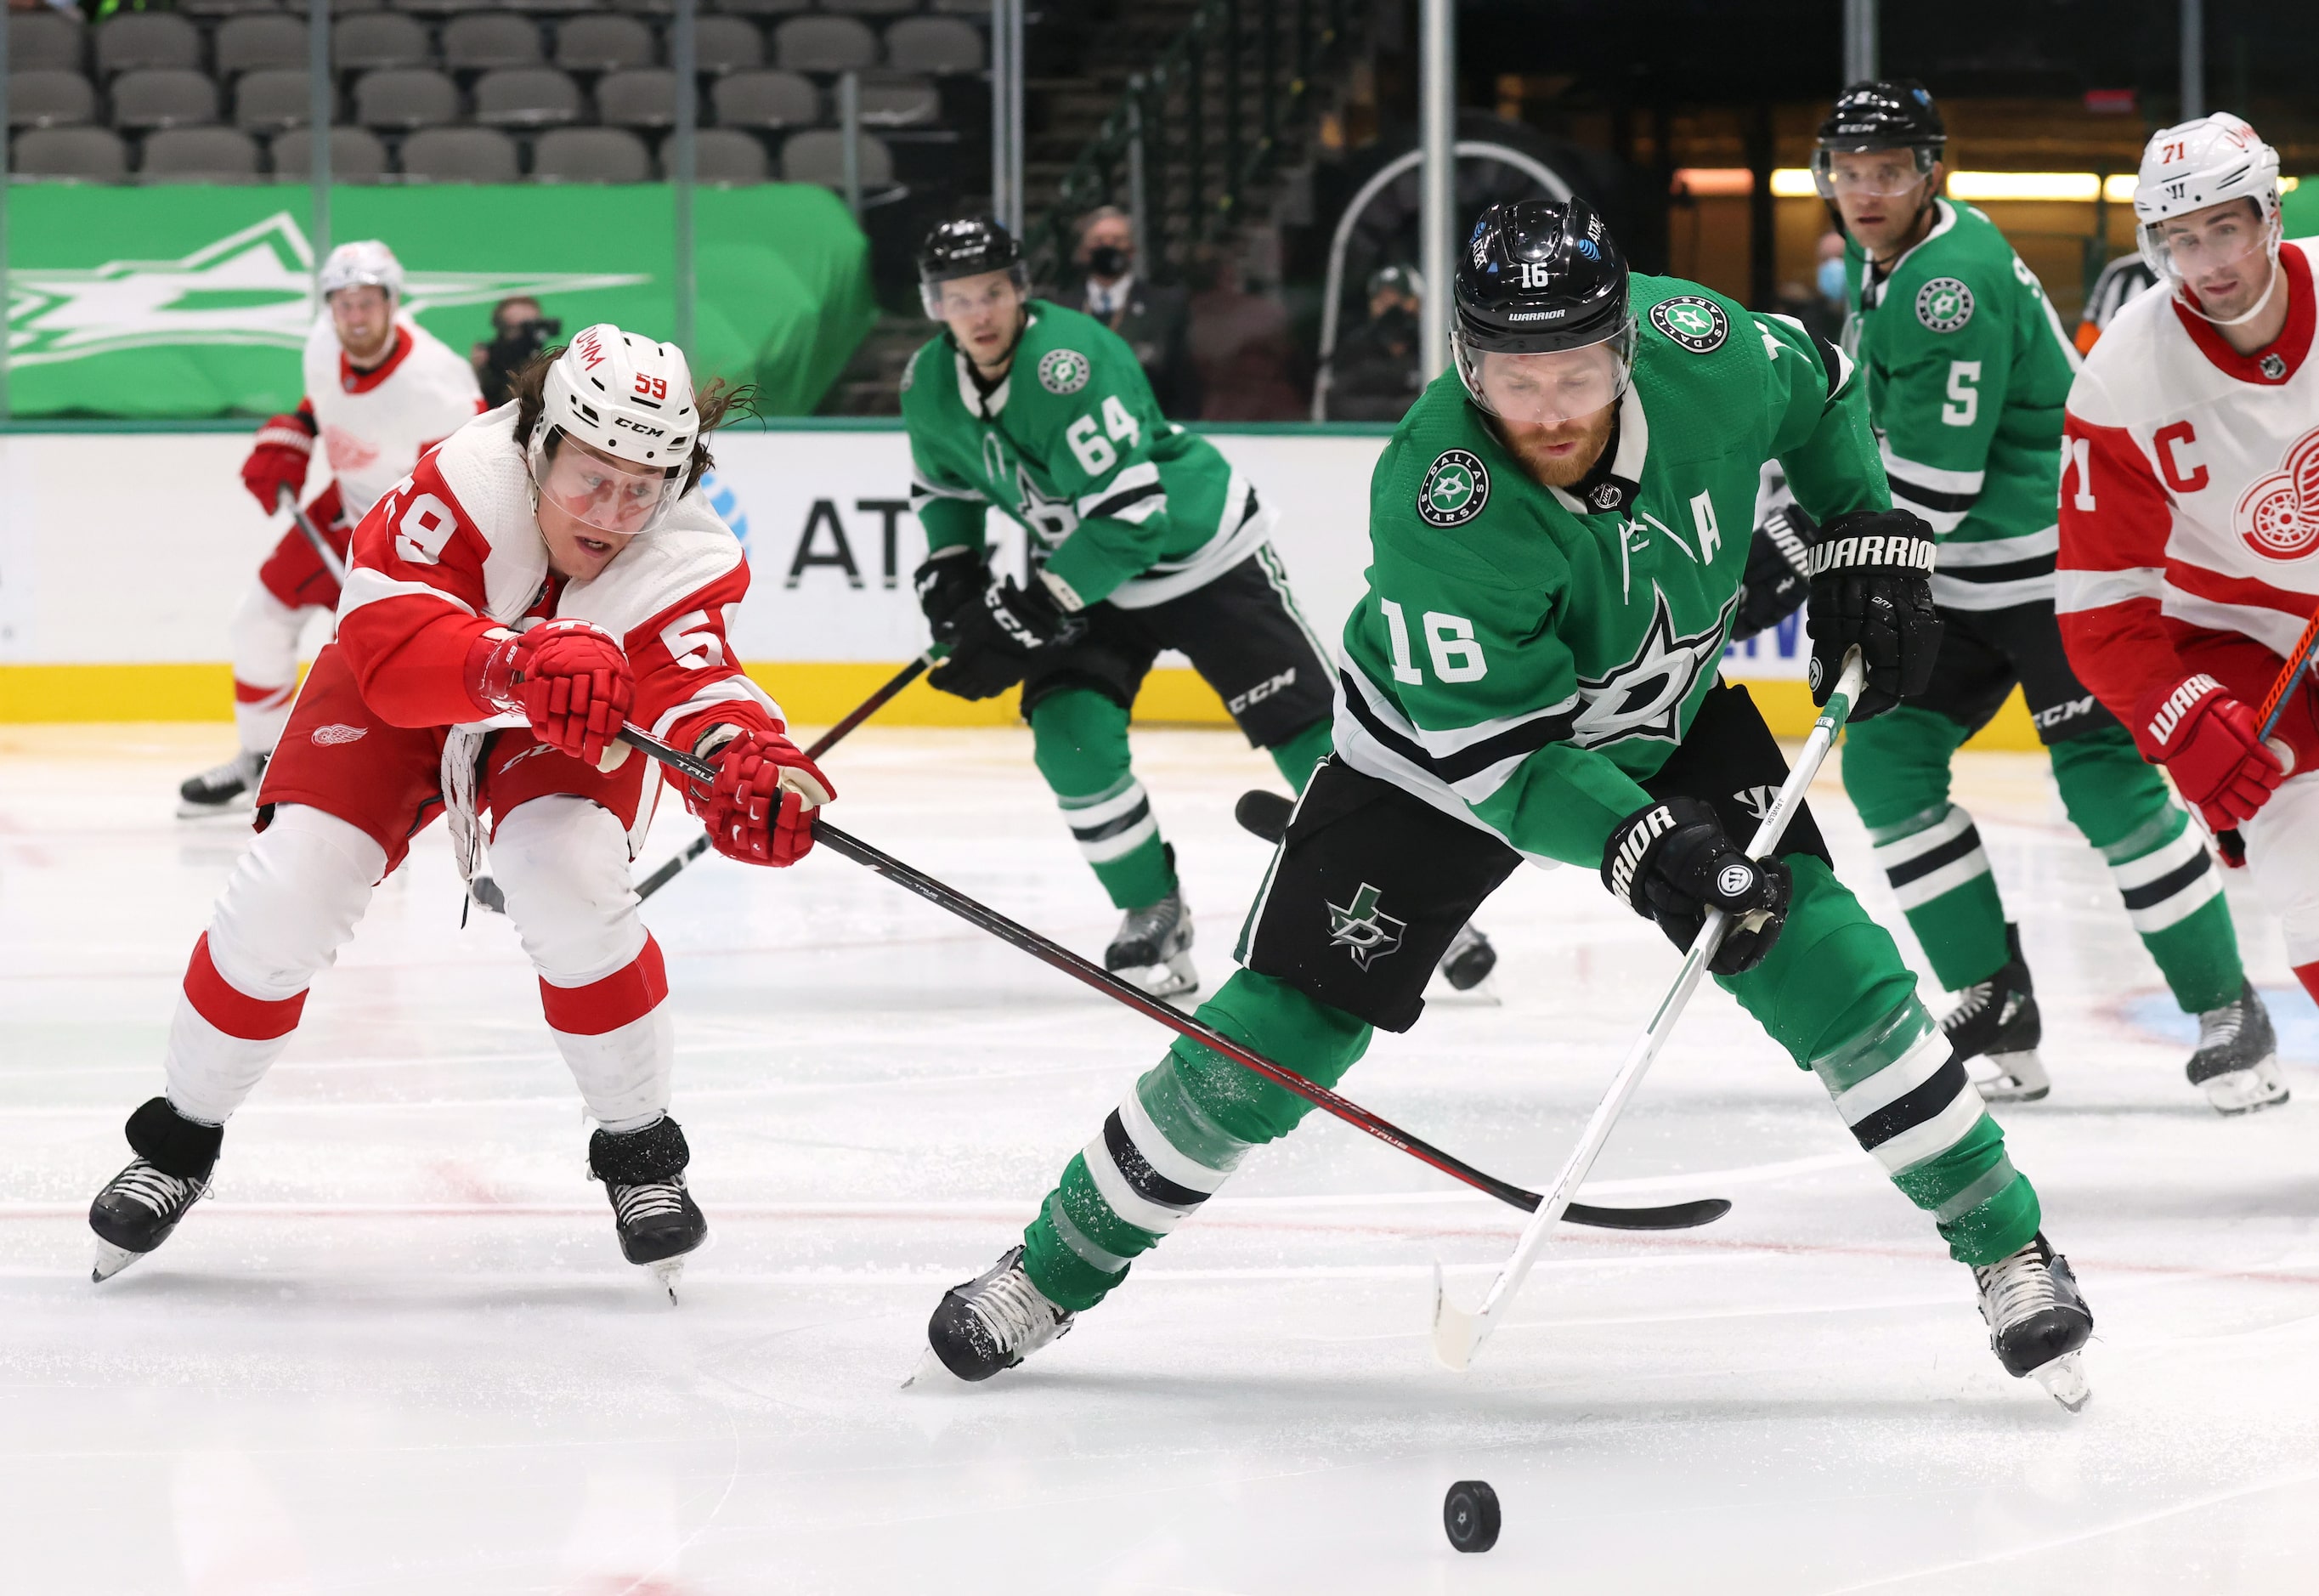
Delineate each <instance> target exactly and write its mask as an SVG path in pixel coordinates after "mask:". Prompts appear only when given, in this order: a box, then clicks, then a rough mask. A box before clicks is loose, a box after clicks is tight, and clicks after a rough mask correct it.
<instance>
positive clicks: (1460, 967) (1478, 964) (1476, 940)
mask: <svg viewBox="0 0 2319 1596" xmlns="http://www.w3.org/2000/svg"><path fill="white" fill-rule="evenodd" d="M1497 967H1498V951H1497V950H1496V949H1495V948H1493V947H1492V946H1491V945H1490V939H1489V938H1488V937H1486V936H1484V935H1483V934H1482V933H1481V932H1480V931H1479V930H1478V929H1476V928H1475V926H1474V925H1473V924H1471V923H1470V922H1469V923H1468V924H1464V925H1461V926H1459V927H1458V928H1457V935H1456V936H1454V937H1452V938H1451V939H1450V940H1449V951H1448V952H1446V953H1444V954H1442V955H1441V964H1440V970H1441V978H1442V979H1443V980H1445V981H1447V982H1448V983H1449V986H1450V989H1451V990H1453V991H1457V992H1471V991H1472V990H1473V989H1474V988H1475V987H1478V986H1480V985H1481V984H1482V983H1483V982H1484V981H1486V980H1488V979H1489V978H1490V972H1491V971H1492V970H1493V969H1497Z"/></svg>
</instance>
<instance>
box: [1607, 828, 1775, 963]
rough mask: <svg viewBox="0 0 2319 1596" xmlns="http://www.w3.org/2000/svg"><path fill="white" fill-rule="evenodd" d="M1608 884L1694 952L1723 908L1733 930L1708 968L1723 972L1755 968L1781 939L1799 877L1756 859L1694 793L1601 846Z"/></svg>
mask: <svg viewBox="0 0 2319 1596" xmlns="http://www.w3.org/2000/svg"><path fill="white" fill-rule="evenodd" d="M1602 885H1603V886H1605V887H1607V888H1610V889H1611V896H1612V897H1616V898H1618V899H1619V900H1620V901H1621V902H1622V903H1624V904H1626V905H1627V906H1628V907H1629V908H1631V909H1633V910H1634V911H1635V913H1637V914H1638V915H1641V916H1642V917H1643V918H1644V919H1646V920H1656V921H1657V922H1658V926H1659V929H1660V930H1661V931H1664V932H1665V933H1667V940H1668V941H1670V942H1674V945H1675V946H1676V947H1678V948H1681V949H1683V950H1684V951H1689V950H1690V948H1691V944H1692V940H1693V939H1694V938H1696V937H1697V936H1698V935H1699V928H1700V927H1701V925H1702V924H1705V923H1706V921H1707V911H1708V910H1710V909H1721V910H1722V911H1723V912H1724V913H1725V914H1727V915H1730V916H1731V917H1732V922H1731V927H1730V929H1729V930H1728V931H1727V932H1725V933H1724V935H1723V941H1722V942H1721V944H1720V945H1719V946H1718V947H1717V949H1716V950H1715V957H1714V958H1712V959H1710V960H1708V961H1707V968H1708V969H1710V970H1712V971H1714V972H1715V973H1716V974H1717V975H1719V976H1735V975H1740V974H1744V973H1745V972H1746V971H1748V970H1751V969H1755V967H1756V966H1757V965H1758V964H1761V963H1762V962H1763V961H1764V955H1765V954H1766V953H1769V952H1770V951H1772V944H1773V942H1777V941H1778V940H1779V937H1780V927H1781V926H1782V924H1785V923H1786V921H1787V915H1788V897H1789V895H1790V893H1791V890H1792V888H1793V882H1792V881H1791V879H1790V877H1789V875H1788V867H1787V866H1786V865H1784V864H1782V863H1781V862H1780V861H1778V860H1776V859H1750V858H1748V857H1747V856H1746V854H1745V853H1743V852H1740V851H1739V844H1738V843H1735V842H1733V841H1732V840H1731V837H1730V835H1729V834H1728V833H1727V832H1725V831H1724V829H1723V823H1722V822H1721V821H1720V820H1718V819H1717V818H1716V817H1715V811H1714V810H1713V809H1712V808H1711V807H1709V806H1708V805H1706V804H1704V803H1702V802H1701V801H1700V800H1699V799H1698V798H1668V799H1667V800H1666V801H1665V802H1664V803H1655V804H1652V805H1649V806H1648V807H1645V808H1641V809H1638V810H1636V811H1635V812H1634V813H1633V814H1632V815H1629V816H1627V817H1626V818H1625V819H1624V820H1621V821H1620V822H1619V824H1618V825H1617V827H1616V828H1615V829H1613V830H1612V832H1611V840H1610V841H1609V842H1608V843H1604V844H1603V845H1602Z"/></svg>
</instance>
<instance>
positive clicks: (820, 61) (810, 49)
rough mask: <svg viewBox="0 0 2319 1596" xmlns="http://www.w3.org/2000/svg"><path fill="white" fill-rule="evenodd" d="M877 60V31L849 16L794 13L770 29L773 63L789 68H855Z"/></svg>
mask: <svg viewBox="0 0 2319 1596" xmlns="http://www.w3.org/2000/svg"><path fill="white" fill-rule="evenodd" d="M877 64H878V35H877V34H875V33H872V32H871V31H870V24H869V23H864V22H860V21H857V20H856V19H855V18H853V17H850V16H797V17H791V18H790V20H789V21H788V22H785V23H781V26H779V27H777V28H775V29H774V30H773V65H775V66H776V67H780V68H783V69H784V70H786V71H790V72H858V71H861V70H862V69H863V68H870V67H874V66H876V65H877Z"/></svg>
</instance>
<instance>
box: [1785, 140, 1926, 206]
mask: <svg viewBox="0 0 2319 1596" xmlns="http://www.w3.org/2000/svg"><path fill="white" fill-rule="evenodd" d="M1936 159H1938V157H1937V156H1936V155H1935V154H1934V153H1933V152H1932V151H1931V150H1930V149H1925V148H1924V147H1923V146H1921V145H1919V146H1917V147H1915V148H1913V149H1827V148H1825V147H1823V148H1821V149H1815V150H1813V151H1812V185H1813V186H1814V187H1816V188H1818V190H1819V197H1820V198H1822V199H1824V200H1832V199H1835V198H1836V196H1837V195H1839V194H1858V195H1860V196H1862V197H1863V198H1865V197H1867V196H1868V195H1871V194H1873V195H1875V196H1877V197H1878V198H1880V199H1890V198H1891V197H1892V196H1893V195H1895V194H1907V193H1908V192H1909V191H1910V190H1911V189H1913V188H1915V187H1916V186H1917V185H1918V184H1920V183H1922V182H1923V181H1924V180H1925V179H1926V178H1927V177H1929V176H1932V175H1933V163H1934V162H1935V161H1936Z"/></svg>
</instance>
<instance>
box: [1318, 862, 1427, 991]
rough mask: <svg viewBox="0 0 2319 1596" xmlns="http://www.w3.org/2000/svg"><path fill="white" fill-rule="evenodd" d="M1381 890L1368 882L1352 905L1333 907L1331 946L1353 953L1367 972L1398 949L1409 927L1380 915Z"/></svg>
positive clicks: (1355, 895)
mask: <svg viewBox="0 0 2319 1596" xmlns="http://www.w3.org/2000/svg"><path fill="white" fill-rule="evenodd" d="M1377 896H1378V895H1377V889H1376V888H1374V887H1372V886H1370V885H1369V884H1368V883H1367V881H1364V882H1362V883H1361V884H1360V888H1359V889H1358V891H1356V892H1355V893H1354V894H1353V901H1352V902H1350V903H1349V904H1334V903H1332V904H1331V905H1330V906H1329V942H1330V944H1331V946H1333V947H1339V948H1342V949H1344V950H1345V951H1347V952H1349V953H1350V954H1351V955H1352V956H1353V962H1354V963H1355V964H1358V965H1359V966H1360V967H1361V968H1362V969H1367V968H1368V967H1369V965H1370V963H1371V962H1372V961H1373V960H1378V959H1382V958H1384V957H1385V955H1386V954H1388V953H1391V952H1393V951H1395V950H1396V949H1398V948H1399V947H1400V946H1401V933H1403V931H1406V930H1407V929H1408V928H1409V923H1408V922H1407V921H1405V920H1396V919H1394V917H1393V916H1392V915H1381V914H1379V913H1378V912H1377Z"/></svg>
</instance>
